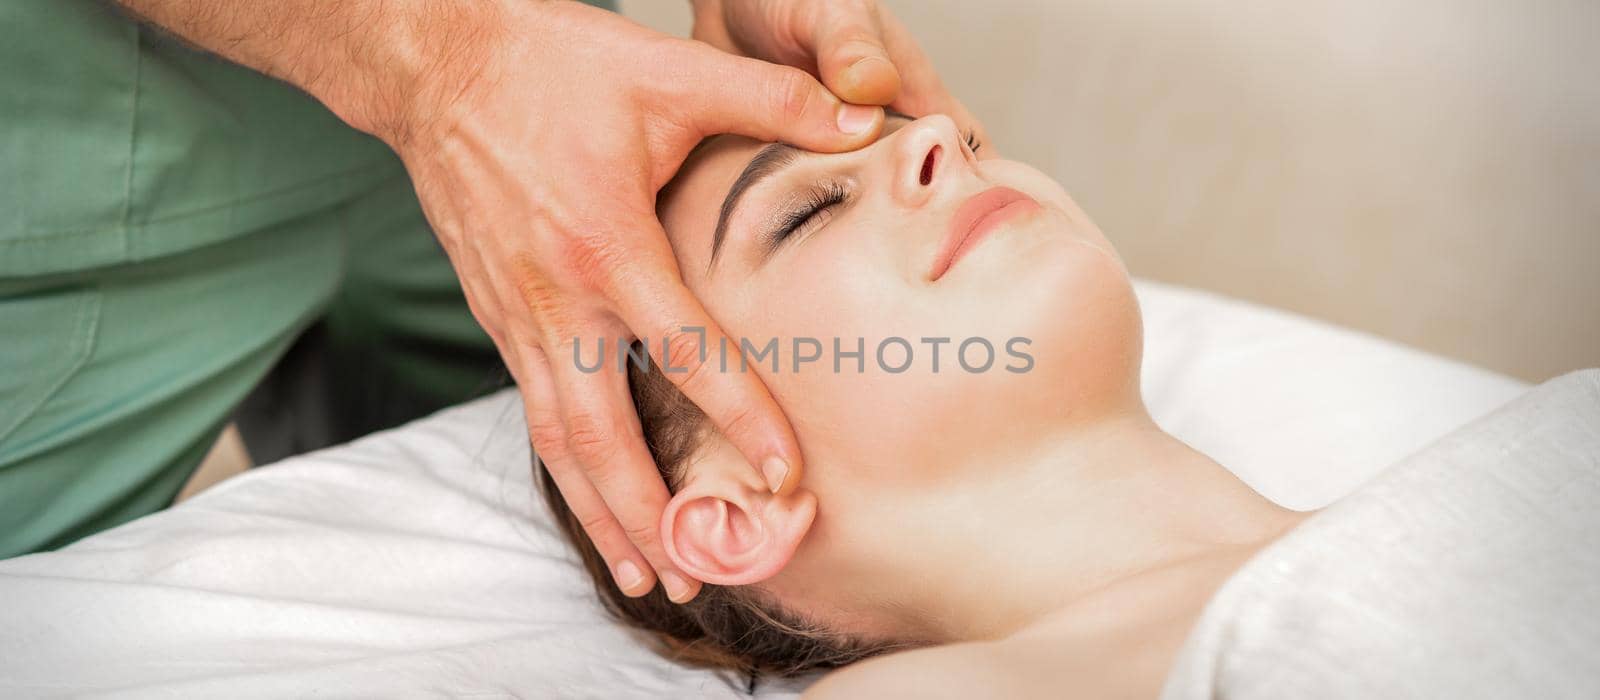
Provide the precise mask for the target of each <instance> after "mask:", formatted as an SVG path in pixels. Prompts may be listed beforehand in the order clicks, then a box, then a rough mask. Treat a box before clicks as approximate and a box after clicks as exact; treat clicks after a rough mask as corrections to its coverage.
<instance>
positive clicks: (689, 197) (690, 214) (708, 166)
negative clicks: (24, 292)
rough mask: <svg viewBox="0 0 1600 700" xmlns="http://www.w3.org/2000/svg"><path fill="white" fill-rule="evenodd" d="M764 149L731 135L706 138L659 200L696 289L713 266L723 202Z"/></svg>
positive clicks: (681, 264)
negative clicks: (715, 239)
mask: <svg viewBox="0 0 1600 700" xmlns="http://www.w3.org/2000/svg"><path fill="white" fill-rule="evenodd" d="M765 145H766V144H764V143H762V142H760V141H757V140H755V139H751V138H747V137H744V136H736V135H732V134H724V135H720V136H713V137H711V138H709V139H706V140H705V141H704V142H702V143H701V144H700V146H698V147H697V148H696V149H695V150H694V152H693V153H691V154H690V155H689V158H688V159H686V160H684V162H683V166H682V167H680V168H679V169H678V173H677V175H676V176H675V177H673V179H672V182H670V183H668V184H667V186H666V187H665V188H663V189H662V190H661V193H660V195H659V196H658V197H657V199H656V215H657V216H658V217H660V219H661V225H662V227H663V228H665V229H666V231H667V240H668V241H670V242H671V243H672V250H673V253H674V254H675V255H676V256H677V258H678V268H679V270H680V271H681V272H682V273H683V278H684V281H685V282H688V283H689V286H690V288H691V289H692V288H694V286H695V284H694V283H695V281H696V280H697V279H699V278H702V277H704V276H705V270H706V267H707V265H708V264H709V263H710V260H711V238H712V236H713V234H714V233H715V231H716V226H717V212H718V210H719V209H720V208H721V206H722V199H723V197H725V196H726V195H727V194H728V188H729V187H732V186H733V181H734V180H736V179H738V177H739V173H740V172H741V171H743V170H744V166H745V165H746V164H748V163H749V162H750V159H751V158H753V157H755V154H756V152H757V151H759V150H761V148H762V147H763V146H765ZM691 278H694V279H691Z"/></svg>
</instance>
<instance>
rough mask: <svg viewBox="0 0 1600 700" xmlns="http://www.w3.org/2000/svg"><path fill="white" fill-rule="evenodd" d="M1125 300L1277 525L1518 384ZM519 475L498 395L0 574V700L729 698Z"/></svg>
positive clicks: (518, 430) (729, 683)
mask: <svg viewBox="0 0 1600 700" xmlns="http://www.w3.org/2000/svg"><path fill="white" fill-rule="evenodd" d="M1139 293H1140V299H1141V301H1142V304H1143V306H1144V310H1145V316H1146V328H1147V332H1146V343H1147V352H1146V361H1145V366H1146V370H1145V392H1146V396H1147V401H1148V404H1149V405H1150V408H1151V411H1152V412H1153V413H1154V415H1155V416H1156V418H1157V420H1159V421H1160V422H1161V423H1162V424H1163V425H1165V426H1167V428H1168V429H1169V430H1171V431H1172V432H1174V433H1175V434H1176V435H1178V436H1179V437H1182V438H1184V439H1186V440H1188V441H1190V442H1191V443H1192V444H1194V445H1195V446H1197V447H1199V448H1200V449H1202V450H1203V451H1206V452H1207V453H1209V454H1211V455H1212V456H1214V457H1216V458H1217V459H1219V461H1221V462H1222V463H1224V464H1226V465H1229V466H1230V468H1232V469H1234V470H1235V471H1236V472H1237V473H1239V474H1240V475H1241V477H1242V478H1244V479H1245V480H1246V481H1247V482H1249V483H1250V484H1251V485H1253V486H1254V487H1256V488H1257V489H1259V490H1261V491H1262V493H1264V494H1266V495H1267V496H1269V497H1271V498H1274V499H1275V500H1278V501H1279V502H1281V503H1284V504H1285V505H1288V506H1290V507H1296V508H1305V507H1314V506H1320V505H1323V504H1326V503H1327V502H1329V501H1331V500H1333V499H1334V498H1337V497H1338V496H1340V495H1342V494H1344V493H1347V492H1348V491H1350V490H1351V489H1353V488H1355V487H1356V486H1357V485H1359V484H1360V483H1361V482H1363V481H1364V480H1366V478H1367V477H1369V476H1371V475H1372V474H1373V473H1375V472H1376V471H1378V470H1380V469H1382V468H1383V467H1384V466H1386V465H1388V464H1391V463H1393V462H1395V461H1397V460H1398V459H1400V458H1401V457H1403V456H1405V455H1406V454H1409V453H1410V452H1412V451H1414V450H1416V449H1417V448H1419V447H1421V446H1423V445H1425V444H1427V443H1428V442H1430V441H1432V440H1433V439H1434V438H1436V437H1438V436H1439V435H1442V434H1443V433H1445V432H1447V431H1448V430H1450V429H1451V428H1454V427H1456V426H1458V425H1461V424H1463V423H1465V422H1467V421H1468V420H1470V419H1472V418H1474V417H1477V416H1479V415H1481V414H1483V413H1485V412H1487V411H1489V410H1490V409H1492V408H1494V407H1496V406H1498V405H1500V404H1501V403H1503V402H1505V401H1507V400H1509V399H1511V398H1512V397H1514V396H1516V395H1517V394H1519V393H1521V392H1522V390H1523V389H1524V388H1525V387H1524V386H1523V385H1522V384H1520V383H1518V382H1515V381H1512V380H1509V379H1506V378H1503V377H1500V376H1497V375H1495V374H1493V373H1489V372H1485V371H1482V370H1478V369H1474V368H1471V367H1467V366H1464V365H1461V364H1458V363H1454V362H1450V361H1446V360H1442V359H1439V358H1436V357H1431V356H1428V355H1425V354H1422V353H1418V352H1415V351H1412V350H1408V349H1405V348H1401V347H1398V346H1395V345H1393V344H1390V343H1387V342H1384V341H1381V340H1378V339H1375V338H1371V337H1367V336H1362V335H1359V334H1355V333H1351V332H1349V331H1344V330H1340V329H1336V328H1332V327H1330V326H1327V325H1325V324H1320V323H1316V322H1312V321H1309V320H1306V319H1302V318H1298V317H1295V316H1292V315H1289V314H1284V313H1281V312H1276V311H1270V310H1266V309H1262V308H1259V307H1255V306H1251V305H1248V304H1243V303H1240V302H1235V301H1230V300H1226V299H1221V298H1218V297H1215V296H1212V295H1208V294H1204V293H1199V292H1194V291H1189V290H1183V289H1178V288H1173V287H1168V286H1164V285H1159V284H1154V283H1149V282H1141V283H1139ZM1307 455H1311V457H1310V458H1309V459H1308V458H1307V457H1306V456H1307ZM528 464H529V457H528V451H527V447H526V440H525V432H524V430H523V428H522V418H521V409H520V406H519V404H518V402H517V399H516V397H515V396H514V395H513V394H511V393H509V392H503V393H500V394H497V395H495V396H492V397H489V398H487V399H483V400H480V401H477V402H473V403H470V404H466V405H464V406H460V407H457V408H454V409H450V410H447V411H444V412H442V413H440V414H438V415H435V416H433V417H430V418H427V419H424V420H421V421H418V422H416V423H413V424H411V425H409V426H406V427H404V428H401V429H398V430H393V431H389V432H387V433H381V434H378V435H374V436H371V437H368V438H365V439H363V440H359V441H356V442H354V443H352V444H350V445H346V446H342V447H338V448H334V449H330V450H325V451H322V452H318V453H314V454H311V455H306V456H303V457H299V458H296V459H291V460H286V461H284V462H281V463H278V464H275V465H271V466H267V467H262V468H258V469H255V470H252V471H251V472H250V473H248V474H245V475H243V476H241V477H238V478H235V479H231V480H229V481H227V482H224V483H223V484H221V485H219V486H217V487H214V488H213V489H211V490H210V491H207V492H205V493H203V494H201V495H200V496H198V497H197V498H195V499H193V500H191V501H188V502H186V503H184V504H182V505H180V506H178V507H176V508H173V509H171V510H168V511H166V512H163V513H159V514H156V515H152V516H150V517H147V518H143V519H140V520H138V521H135V522H133V523H129V524H128V525H125V526H123V527H120V528H117V529H115V530H111V531H108V532H105V533H101V534H99V535H96V536H94V537H90V538H88V539H85V540H83V541H81V542H78V543H76V544H74V545H72V546H70V547H68V548H66V549H64V550H62V551H59V552H54V553H48V554H38V555H33V556H27V557H19V558H16V559H12V560H8V561H4V562H0V696H3V697H33V696H50V695H65V694H71V695H75V696H82V695H94V694H96V693H99V692H103V693H107V694H115V695H117V696H119V697H127V696H132V697H174V696H185V697H187V696H201V697H230V698H235V697H284V696H305V695H321V696H334V697H348V696H361V697H417V696H425V697H427V696H450V697H483V698H488V697H549V696H562V697H606V698H616V697H645V696H653V697H660V696H673V697H681V696H690V695H693V696H700V695H706V696H713V697H715V696H734V695H741V694H743V692H744V688H745V684H744V681H743V679H738V678H727V677H723V676H719V675H717V674H712V673H707V672H703V671H697V670H692V669H687V668H683V667H680V666H677V665H674V664H672V663H670V662H668V661H665V660H663V659H660V658H658V657H656V656H655V655H653V654H652V653H650V652H649V651H647V650H646V649H645V648H644V647H642V646H641V645H639V644H638V643H636V642H635V641H633V640H632V639H630V635H629V632H627V631H626V630H625V629H623V628H621V627H620V626H618V625H616V624H615V623H612V622H609V621H607V620H606V618H605V617H604V615H603V614H602V613H601V609H600V607H599V605H598V603H597V602H596V601H595V599H594V594H593V592H592V590H591V589H590V584H589V581H588V580H587V576H586V574H584V573H583V572H582V571H581V569H579V568H578V567H577V566H576V564H575V563H574V558H573V556H572V555H571V554H570V553H569V552H568V551H567V549H566V547H565V545H564V544H563V543H562V542H561V540H560V539H559V536H558V534H557V533H556V532H555V530H553V529H552V526H551V525H550V524H549V522H548V521H547V519H546V516H545V513H544V512H543V509H542V508H541V507H539V506H538V505H537V504H538V501H537V498H536V496H535V494H534V492H533V486H532V483H531V479H530V472H529V468H528ZM797 689H798V686H797V685H793V684H791V685H787V686H786V685H784V684H776V683H767V682H763V683H761V684H759V685H758V686H757V695H761V696H779V697H781V696H790V695H792V694H793V691H795V690H797Z"/></svg>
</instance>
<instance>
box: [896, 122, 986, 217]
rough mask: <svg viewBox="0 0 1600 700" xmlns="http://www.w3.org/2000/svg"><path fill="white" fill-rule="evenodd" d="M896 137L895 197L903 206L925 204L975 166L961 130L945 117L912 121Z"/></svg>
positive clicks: (909, 206)
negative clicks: (946, 185) (942, 187)
mask: <svg viewBox="0 0 1600 700" xmlns="http://www.w3.org/2000/svg"><path fill="white" fill-rule="evenodd" d="M893 138H894V140H895V144H894V150H893V161H894V162H893V167H894V174H893V178H894V187H893V194H894V198H895V201H896V202H897V203H898V204H900V205H901V206H904V207H907V208H915V207H919V206H921V205H923V204H924V203H926V202H927V201H928V200H929V199H930V198H931V197H932V196H933V194H934V193H935V192H937V191H938V189H939V188H940V187H941V186H943V185H944V184H945V182H946V181H949V180H952V179H955V178H956V176H957V174H958V173H959V172H960V170H961V169H965V168H971V167H972V163H971V161H970V160H968V158H969V156H970V155H971V154H969V153H967V148H966V145H965V143H964V142H963V141H962V139H961V130H960V129H959V128H957V127H956V123H955V121H954V120H952V119H950V118H949V117H947V116H944V115H942V114H935V115H932V116H927V117H923V118H921V119H918V120H916V121H914V122H911V123H910V124H907V125H905V126H903V127H901V128H900V130H899V132H898V133H896V134H895V135H894V137H893Z"/></svg>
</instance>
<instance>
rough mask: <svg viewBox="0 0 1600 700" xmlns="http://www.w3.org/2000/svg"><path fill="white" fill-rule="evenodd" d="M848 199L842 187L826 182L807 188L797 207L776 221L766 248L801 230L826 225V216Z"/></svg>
mask: <svg viewBox="0 0 1600 700" xmlns="http://www.w3.org/2000/svg"><path fill="white" fill-rule="evenodd" d="M849 198H850V193H849V192H846V191H845V188H844V185H842V184H840V183H838V182H826V183H823V184H821V185H817V186H814V187H811V188H809V190H808V191H807V192H806V193H805V194H804V195H803V197H802V199H801V200H800V203H799V205H797V206H795V208H794V209H792V210H791V211H790V212H789V213H787V214H784V215H783V216H782V217H780V218H779V219H778V226H777V227H776V228H775V229H773V231H772V233H770V234H768V236H767V238H768V244H769V245H768V247H769V248H776V247H777V246H778V245H780V244H782V243H783V242H784V241H786V240H788V239H789V238H790V237H792V236H794V235H795V234H796V233H799V232H801V231H802V230H806V231H809V230H811V229H814V228H816V227H817V226H819V225H821V224H824V223H827V221H826V219H827V215H828V214H829V212H831V211H832V210H833V208H834V207H836V206H838V205H840V204H844V202H845V200H847V199H849Z"/></svg>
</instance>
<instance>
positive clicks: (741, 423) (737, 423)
mask: <svg viewBox="0 0 1600 700" xmlns="http://www.w3.org/2000/svg"><path fill="white" fill-rule="evenodd" d="M760 424H761V413H760V412H759V411H757V410H756V409H754V408H750V407H748V406H741V407H740V408H736V409H734V410H733V412H732V413H729V414H728V416H727V422H726V423H724V424H723V426H722V432H723V434H724V435H728V436H729V437H732V438H735V439H737V437H738V436H741V435H744V434H746V433H748V432H752V431H754V430H755V429H756V427H757V426H759V425H760Z"/></svg>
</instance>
